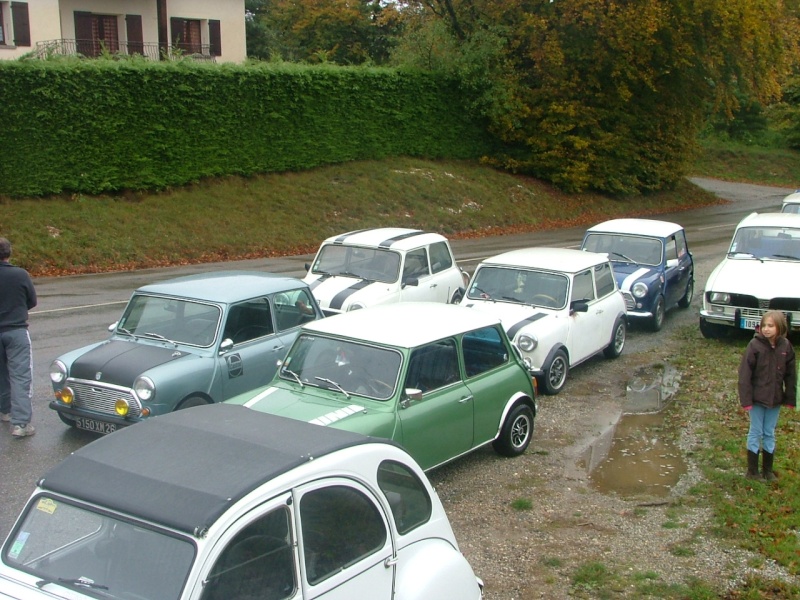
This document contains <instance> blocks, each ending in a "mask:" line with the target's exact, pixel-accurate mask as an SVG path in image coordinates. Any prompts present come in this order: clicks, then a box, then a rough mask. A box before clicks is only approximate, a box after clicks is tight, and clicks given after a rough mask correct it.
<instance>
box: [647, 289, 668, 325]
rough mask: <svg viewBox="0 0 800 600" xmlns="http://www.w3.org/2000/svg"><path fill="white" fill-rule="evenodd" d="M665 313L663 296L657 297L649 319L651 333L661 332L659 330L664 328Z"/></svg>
mask: <svg viewBox="0 0 800 600" xmlns="http://www.w3.org/2000/svg"><path fill="white" fill-rule="evenodd" d="M665 312H666V308H665V307H664V296H659V297H658V300H656V305H655V307H654V308H653V317H652V318H651V319H650V329H652V330H653V331H661V328H662V327H663V326H664V313H665Z"/></svg>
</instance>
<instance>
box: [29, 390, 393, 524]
mask: <svg viewBox="0 0 800 600" xmlns="http://www.w3.org/2000/svg"><path fill="white" fill-rule="evenodd" d="M374 441H378V440H376V439H374V438H369V437H366V436H363V435H360V434H356V433H352V432H348V431H342V430H339V429H333V428H330V427H321V426H319V425H311V424H309V423H305V422H302V421H296V420H293V419H287V418H284V417H278V416H274V415H269V414H266V413H261V412H257V411H254V410H251V409H249V408H245V407H244V406H234V405H228V404H212V405H209V406H200V407H196V408H190V409H186V410H181V411H177V412H174V413H170V414H167V415H163V416H159V417H155V418H152V419H148V420H146V421H143V422H142V423H138V424H136V425H133V426H131V427H127V428H125V429H121V430H119V431H117V432H115V433H112V434H110V435H108V436H106V437H104V438H100V439H98V440H96V441H94V442H91V443H90V444H87V445H86V446H84V447H83V448H81V449H80V450H78V451H76V452H74V453H73V454H71V455H70V456H68V457H67V458H66V459H64V460H63V461H62V462H61V463H60V464H59V465H57V466H56V467H55V468H53V469H52V470H51V471H50V472H49V473H47V475H45V477H44V478H43V479H42V480H41V481H40V485H41V487H43V488H45V489H47V490H51V491H53V492H60V493H63V494H66V495H69V496H73V497H75V498H79V499H82V500H85V501H88V502H92V503H95V504H98V505H100V506H105V507H108V508H111V509H114V510H118V511H120V512H122V513H126V514H129V515H133V516H136V517H139V518H142V519H147V520H150V521H153V522H156V523H160V524H162V525H166V526H168V527H172V528H175V529H178V530H180V531H185V532H187V533H192V534H194V535H203V532H204V531H205V530H206V529H207V528H208V527H209V526H210V525H211V524H213V523H214V521H216V519H218V518H219V517H220V516H221V515H222V514H223V513H224V512H225V511H226V510H227V509H228V508H229V507H230V506H232V505H233V504H234V503H235V502H236V501H237V500H239V499H240V498H242V497H243V496H244V495H246V494H247V493H248V492H250V491H252V490H253V489H255V488H256V487H258V486H259V485H260V484H262V483H265V482H267V481H269V480H270V479H273V478H274V477H276V476H277V475H280V474H281V473H285V472H287V471H289V470H291V469H293V468H294V467H296V466H298V465H301V464H303V463H305V462H308V461H310V460H313V459H314V458H317V457H320V456H323V455H326V454H330V453H331V452H334V451H336V450H339V449H342V448H346V447H349V446H355V445H358V444H363V443H366V442H374Z"/></svg>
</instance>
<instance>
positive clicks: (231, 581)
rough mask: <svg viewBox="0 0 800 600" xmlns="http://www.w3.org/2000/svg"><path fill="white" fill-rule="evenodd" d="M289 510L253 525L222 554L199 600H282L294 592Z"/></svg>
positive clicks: (276, 512)
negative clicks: (251, 599) (252, 599)
mask: <svg viewBox="0 0 800 600" xmlns="http://www.w3.org/2000/svg"><path fill="white" fill-rule="evenodd" d="M296 572H297V569H296V568H295V560H294V551H293V546H292V537H291V535H290V520H289V510H288V509H287V508H286V507H281V508H278V509H275V510H273V511H271V512H269V513H267V514H266V515H264V516H263V517H261V518H260V519H258V520H257V521H254V522H253V523H251V524H250V525H248V526H247V527H245V528H244V529H243V530H242V531H240V532H239V533H238V534H237V535H236V537H234V538H233V539H232V540H231V541H230V543H229V544H228V545H227V547H226V548H225V549H224V550H223V551H222V554H220V556H219V558H218V559H217V562H216V563H215V564H214V567H213V568H212V569H211V572H210V574H209V576H208V580H207V581H206V585H205V589H204V591H203V596H202V599H203V600H250V598H258V599H259V600H283V599H284V598H291V597H292V596H294V594H295V591H296V590H297V581H296V578H295V573H296Z"/></svg>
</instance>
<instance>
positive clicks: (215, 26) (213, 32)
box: [208, 19, 222, 56]
mask: <svg viewBox="0 0 800 600" xmlns="http://www.w3.org/2000/svg"><path fill="white" fill-rule="evenodd" d="M208 38H209V42H210V43H211V44H210V45H211V56H222V33H221V31H220V26H219V21H217V20H214V19H209V21H208Z"/></svg>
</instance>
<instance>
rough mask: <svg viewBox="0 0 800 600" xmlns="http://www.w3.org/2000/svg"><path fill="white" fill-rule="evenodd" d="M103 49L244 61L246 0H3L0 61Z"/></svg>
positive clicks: (0, 7) (158, 56)
mask: <svg viewBox="0 0 800 600" xmlns="http://www.w3.org/2000/svg"><path fill="white" fill-rule="evenodd" d="M107 53H109V54H113V55H135V54H139V55H142V56H144V57H146V58H148V59H151V60H169V59H170V58H175V57H179V56H191V57H193V58H195V59H199V60H213V61H216V62H233V63H240V62H243V61H244V60H245V58H246V57H247V52H246V47H245V10H244V0H19V1H17V0H0V60H3V59H16V58H19V57H21V56H24V55H29V54H33V55H35V56H38V57H45V56H48V55H52V54H63V55H80V56H83V57H86V58H94V57H97V56H100V55H102V54H107Z"/></svg>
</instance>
